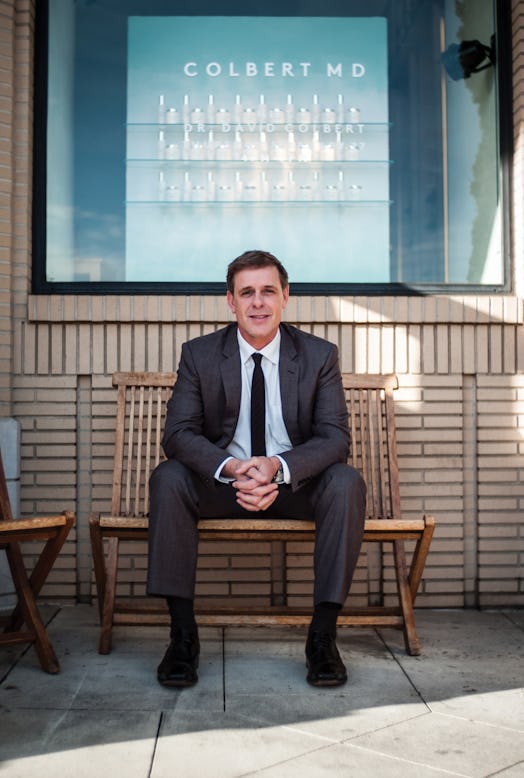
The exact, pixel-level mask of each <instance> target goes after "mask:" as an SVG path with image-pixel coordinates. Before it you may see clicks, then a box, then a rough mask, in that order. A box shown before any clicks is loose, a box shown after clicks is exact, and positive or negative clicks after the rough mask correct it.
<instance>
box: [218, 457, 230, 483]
mask: <svg viewBox="0 0 524 778" xmlns="http://www.w3.org/2000/svg"><path fill="white" fill-rule="evenodd" d="M234 458H235V457H226V458H225V459H224V461H223V462H222V463H221V464H220V465H219V466H218V467H217V469H216V470H215V475H214V478H215V480H216V481H220V483H222V484H230V483H232V482H233V481H234V480H235V479H234V478H226V477H225V476H223V475H220V473H221V472H222V470H223V467H224V465H225V464H226V462H229V461H230V460H231V459H234Z"/></svg>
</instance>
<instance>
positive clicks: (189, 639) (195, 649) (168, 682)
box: [157, 629, 200, 687]
mask: <svg viewBox="0 0 524 778" xmlns="http://www.w3.org/2000/svg"><path fill="white" fill-rule="evenodd" d="M199 654H200V642H199V640H198V632H196V631H195V630H191V631H188V630H185V629H180V630H176V631H175V633H174V634H173V637H172V639H171V643H170V644H169V646H168V649H167V651H166V653H165V656H164V658H163V659H162V661H161V662H160V664H159V665H158V669H157V678H158V680H159V682H160V683H161V684H162V685H163V686H180V687H185V686H193V685H194V684H195V683H196V682H197V681H198V675H197V667H198V657H199Z"/></svg>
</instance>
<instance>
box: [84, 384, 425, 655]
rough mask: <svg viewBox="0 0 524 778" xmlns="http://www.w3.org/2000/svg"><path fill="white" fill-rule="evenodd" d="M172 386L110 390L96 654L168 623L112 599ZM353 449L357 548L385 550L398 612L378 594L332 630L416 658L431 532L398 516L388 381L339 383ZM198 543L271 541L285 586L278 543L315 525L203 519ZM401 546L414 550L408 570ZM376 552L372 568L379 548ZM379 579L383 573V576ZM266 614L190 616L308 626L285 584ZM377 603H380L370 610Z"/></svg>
mask: <svg viewBox="0 0 524 778" xmlns="http://www.w3.org/2000/svg"><path fill="white" fill-rule="evenodd" d="M175 381H176V374H174V373H115V374H114V375H113V385H114V386H115V387H116V388H117V415H116V438H115V451H114V470H113V491H112V502H111V510H110V512H109V513H103V514H92V515H91V517H90V532H91V543H92V551H93V562H94V572H95V580H96V587H97V594H98V603H99V609H100V619H101V633H100V643H99V651H100V653H102V654H104V653H108V652H109V651H110V650H111V637H112V628H113V626H114V625H117V624H127V625H129V624H137V625H138V624H141V625H148V624H149V625H151V624H168V623H169V619H168V614H167V609H166V608H165V605H164V603H163V602H162V601H158V600H157V599H156V598H151V599H150V600H149V601H146V602H145V603H144V602H143V601H139V600H138V598H137V599H136V601H135V600H134V599H131V600H129V599H128V600H124V599H117V595H116V591H117V577H118V568H119V564H118V561H119V546H120V543H121V542H122V541H126V540H127V541H130V540H132V541H136V540H146V539H147V527H148V519H147V516H148V510H149V493H148V480H149V475H150V472H151V471H152V469H153V468H154V467H156V465H157V464H158V463H159V462H160V461H161V460H162V459H163V453H162V449H161V444H160V441H161V437H162V431H163V426H164V416H165V408H166V402H167V400H168V398H169V396H170V393H171V390H172V387H173V385H174V383H175ZM343 383H344V391H345V393H346V398H347V406H348V412H349V424H350V429H351V437H352V445H351V453H350V459H349V462H350V463H351V464H352V465H354V466H355V467H357V468H358V469H359V470H360V472H361V473H362V475H363V477H364V479H365V481H366V483H367V487H368V498H367V514H366V515H367V519H366V524H365V534H364V541H365V542H368V543H369V542H372V543H379V544H383V543H390V544H391V545H392V548H393V565H394V571H395V576H396V584H397V592H398V604H397V605H394V606H389V607H385V606H384V605H383V604H382V603H383V596H382V595H381V594H380V593H378V595H377V594H375V596H374V597H373V602H371V603H370V604H369V606H368V607H365V608H360V609H353V610H347V609H344V610H343V611H342V614H341V616H340V617H339V622H338V623H339V624H341V625H352V626H365V627H370V626H373V627H397V628H400V629H402V630H403V632H404V639H405V645H406V650H407V651H408V653H410V654H419V653H420V646H419V640H418V637H417V633H416V629H415V618H414V612H413V603H414V601H415V597H416V594H417V590H418V588H419V584H420V581H421V578H422V573H423V570H424V565H425V561H426V557H427V554H428V550H429V546H430V543H431V538H432V535H433V530H434V519H433V518H432V517H429V516H425V517H421V518H419V519H403V518H402V515H401V511H400V495H399V476H398V464H397V446H396V436H395V414H394V403H393V391H394V389H396V388H397V386H398V382H397V378H396V376H395V375H350V374H344V375H343ZM198 526H199V532H200V539H201V540H205V541H208V540H209V541H242V542H246V541H250V540H261V539H262V540H268V541H272V542H274V543H277V544H278V543H279V544H280V546H279V548H280V549H281V553H280V559H281V562H282V567H283V569H282V571H281V573H280V575H279V577H280V578H281V580H282V581H284V582H285V580H286V571H285V561H286V554H285V544H286V543H288V542H290V541H310V542H311V541H312V540H313V539H314V532H315V528H314V523H313V522H312V521H300V520H286V519H282V520H264V519H260V518H253V519H250V518H247V519H245V520H238V519H201V520H200V521H199V525H198ZM405 541H414V543H413V544H412V545H413V552H412V554H411V563H410V566H409V569H408V565H407V561H406V550H405ZM376 548H377V551H379V554H380V557H379V566H380V559H381V556H382V545H380V546H378V547H376ZM380 575H381V573H380ZM271 600H272V601H271V602H270V604H269V605H268V607H267V608H262V609H261V608H249V609H240V608H220V609H218V608H217V609H213V610H211V609H208V610H205V611H204V610H202V609H200V610H198V609H197V620H198V622H199V623H200V624H206V625H210V624H212V625H248V624H251V625H253V624H260V625H267V624H301V625H306V624H308V623H309V620H310V617H311V612H310V610H307V611H306V610H295V609H292V608H291V607H290V606H288V605H287V604H286V596H285V584H284V586H283V590H282V591H280V592H279V594H278V596H277V597H272V598H271ZM376 600H378V602H376Z"/></svg>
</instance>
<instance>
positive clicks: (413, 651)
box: [393, 540, 420, 656]
mask: <svg viewBox="0 0 524 778" xmlns="http://www.w3.org/2000/svg"><path fill="white" fill-rule="evenodd" d="M393 557H394V561H395V573H396V577H397V586H398V595H399V599H400V608H401V611H402V621H403V624H404V626H403V630H404V643H405V646H406V651H407V653H408V654H410V655H411V656H418V655H419V654H420V643H419V640H418V636H417V631H416V628H415V614H414V612H413V599H412V597H411V591H410V587H409V580H408V572H407V564H406V550H405V547H404V541H403V540H395V541H393Z"/></svg>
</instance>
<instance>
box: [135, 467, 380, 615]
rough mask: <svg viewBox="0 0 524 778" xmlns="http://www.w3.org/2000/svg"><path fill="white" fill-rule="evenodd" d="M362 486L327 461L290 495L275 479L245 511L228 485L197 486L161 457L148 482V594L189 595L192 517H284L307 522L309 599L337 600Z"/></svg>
mask: <svg viewBox="0 0 524 778" xmlns="http://www.w3.org/2000/svg"><path fill="white" fill-rule="evenodd" d="M365 503H366V486H365V483H364V481H363V479H362V477H361V475H360V473H359V472H358V471H357V470H356V469H355V468H353V467H351V466H350V465H347V464H342V463H340V464H334V465H331V466H330V467H328V468H327V469H326V470H325V471H324V472H323V473H321V474H320V475H319V476H316V477H314V478H312V479H310V480H309V481H307V482H306V483H305V484H304V485H303V486H301V487H300V488H299V489H297V490H296V491H295V492H293V491H292V490H291V486H288V485H286V484H281V485H280V486H279V494H278V497H277V499H276V500H275V502H274V503H273V504H272V505H271V506H270V507H269V508H268V509H267V510H266V511H260V512H259V513H256V512H252V511H246V510H244V509H243V508H241V507H240V506H239V505H238V504H237V502H236V499H235V490H234V489H233V487H232V486H231V485H230V484H223V483H221V482H219V481H215V482H214V484H213V485H209V484H204V482H203V481H202V480H201V479H200V477H199V476H198V475H196V474H195V473H194V472H193V471H191V470H189V469H188V468H187V467H185V466H184V465H182V464H181V463H180V462H178V461H176V460H174V459H167V460H165V461H164V462H162V463H161V464H160V465H158V467H157V468H156V469H155V470H154V471H153V473H152V475H151V479H150V513H149V568H148V580H147V589H148V593H149V594H150V595H157V596H164V597H171V596H175V597H184V598H188V599H194V593H195V579H196V568H197V555H198V528H197V522H198V519H199V518H224V517H228V518H250V519H255V520H256V518H257V517H259V518H260V519H265V518H275V517H278V518H286V519H309V520H311V519H313V520H314V521H315V548H314V603H315V604H317V603H320V602H336V603H341V604H342V603H344V601H345V599H346V597H347V594H348V592H349V587H350V585H351V581H352V578H353V573H354V571H355V567H356V564H357V560H358V555H359V552H360V546H361V543H362V536H363V532H364V518H365Z"/></svg>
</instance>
